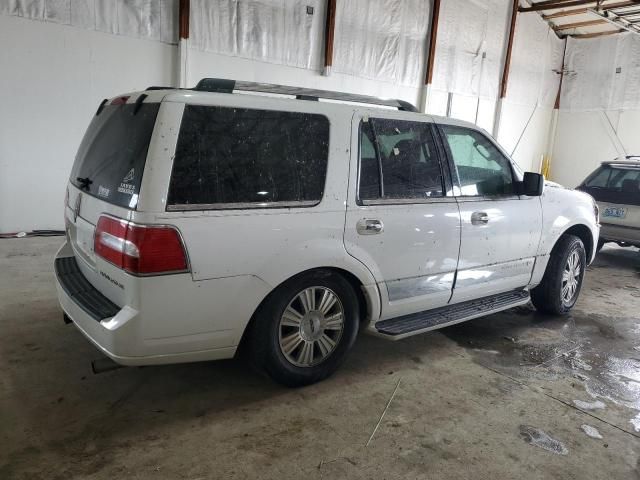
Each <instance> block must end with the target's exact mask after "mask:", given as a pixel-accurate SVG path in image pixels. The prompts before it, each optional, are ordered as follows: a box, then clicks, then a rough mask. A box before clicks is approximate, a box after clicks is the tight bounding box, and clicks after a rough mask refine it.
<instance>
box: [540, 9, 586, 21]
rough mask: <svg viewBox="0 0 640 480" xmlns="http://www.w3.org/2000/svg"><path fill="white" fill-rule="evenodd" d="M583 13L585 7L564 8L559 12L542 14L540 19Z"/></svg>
mask: <svg viewBox="0 0 640 480" xmlns="http://www.w3.org/2000/svg"><path fill="white" fill-rule="evenodd" d="M585 13H587V9H586V8H576V9H573V10H564V11H561V12H555V13H550V14H548V15H542V19H543V20H553V19H554V18H561V17H570V16H571V15H583V14H585Z"/></svg>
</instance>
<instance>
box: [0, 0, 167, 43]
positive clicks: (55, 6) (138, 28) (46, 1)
mask: <svg viewBox="0 0 640 480" xmlns="http://www.w3.org/2000/svg"><path fill="white" fill-rule="evenodd" d="M0 15H14V16H19V17H24V18H30V19H33V20H40V21H45V22H52V23H59V24H63V25H72V26H75V27H80V28H85V29H88V30H97V31H100V32H106V33H111V34H117V35H126V36H130V37H137V38H144V39H149V40H157V41H161V42H165V43H177V41H178V29H177V26H178V0H2V1H0Z"/></svg>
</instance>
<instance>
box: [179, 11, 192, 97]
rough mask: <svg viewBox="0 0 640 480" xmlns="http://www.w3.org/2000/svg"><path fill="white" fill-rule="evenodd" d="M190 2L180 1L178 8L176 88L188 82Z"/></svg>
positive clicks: (182, 86)
mask: <svg viewBox="0 0 640 480" xmlns="http://www.w3.org/2000/svg"><path fill="white" fill-rule="evenodd" d="M190 9H191V1H190V0H180V4H179V7H178V87H180V88H186V87H187V86H188V85H187V84H188V82H189V11H190Z"/></svg>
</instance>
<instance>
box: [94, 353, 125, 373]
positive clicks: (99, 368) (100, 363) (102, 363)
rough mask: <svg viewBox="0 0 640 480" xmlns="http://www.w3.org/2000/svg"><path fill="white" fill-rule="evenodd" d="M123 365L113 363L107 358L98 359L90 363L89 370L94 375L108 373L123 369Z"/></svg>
mask: <svg viewBox="0 0 640 480" xmlns="http://www.w3.org/2000/svg"><path fill="white" fill-rule="evenodd" d="M123 367H124V365H120V364H119V363H116V362H114V361H113V360H111V359H110V358H108V357H102V358H98V359H97V360H93V361H92V362H91V370H92V371H93V373H94V374H96V375H97V374H98V373H105V372H110V371H111V370H117V369H119V368H123Z"/></svg>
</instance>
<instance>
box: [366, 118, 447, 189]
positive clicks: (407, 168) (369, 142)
mask: <svg viewBox="0 0 640 480" xmlns="http://www.w3.org/2000/svg"><path fill="white" fill-rule="evenodd" d="M380 171H381V172H382V188H380ZM442 195H443V178H442V170H441V168H440V162H439V160H438V156H437V153H436V149H435V145H434V142H433V137H432V135H431V131H430V129H429V125H428V124H426V123H420V122H408V121H402V120H390V119H379V118H375V119H370V120H369V121H368V122H363V124H362V128H361V135H360V186H359V196H360V199H361V200H373V199H378V198H384V199H424V198H431V197H441V196H442Z"/></svg>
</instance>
